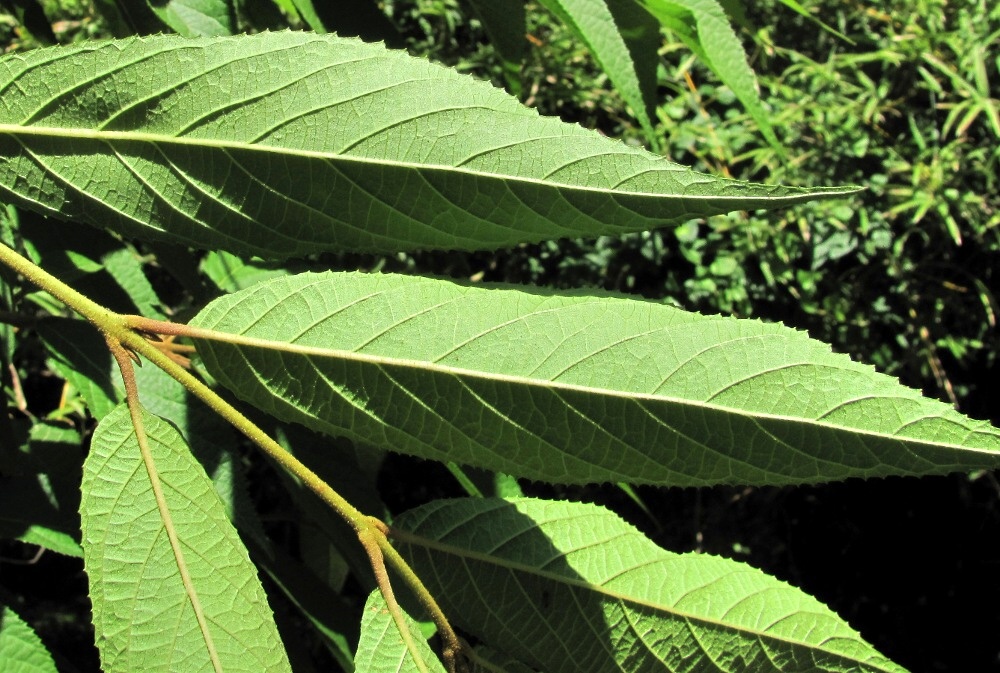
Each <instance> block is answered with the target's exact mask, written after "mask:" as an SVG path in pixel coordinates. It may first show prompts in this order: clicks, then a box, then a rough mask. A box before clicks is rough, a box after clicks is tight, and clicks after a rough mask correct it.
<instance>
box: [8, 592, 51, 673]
mask: <svg viewBox="0 0 1000 673" xmlns="http://www.w3.org/2000/svg"><path fill="white" fill-rule="evenodd" d="M0 670H2V671H4V673H57V669H56V665H55V662H54V661H52V655H51V654H49V651H48V650H47V649H46V648H45V645H43V644H42V641H41V640H40V639H39V637H38V636H37V635H36V634H35V632H34V631H33V630H32V628H31V627H30V626H28V625H27V624H26V623H25V622H24V620H22V619H21V618H20V617H19V616H18V614H17V613H16V612H14V611H13V610H11V609H10V608H9V607H7V606H5V605H0Z"/></svg>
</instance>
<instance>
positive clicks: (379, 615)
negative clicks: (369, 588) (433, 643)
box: [354, 590, 444, 673]
mask: <svg viewBox="0 0 1000 673" xmlns="http://www.w3.org/2000/svg"><path fill="white" fill-rule="evenodd" d="M403 619H404V621H405V622H406V625H407V627H409V629H410V634H411V635H412V637H413V640H414V643H415V645H416V647H417V650H418V651H419V653H420V659H421V661H423V662H424V664H425V665H426V666H427V667H428V669H429V671H430V672H431V673H444V666H442V665H441V662H440V661H438V659H437V655H435V654H434V652H433V651H432V650H431V648H430V646H428V645H427V641H426V640H424V639H423V636H421V635H420V627H419V626H418V625H417V623H416V622H415V621H414V620H413V618H412V617H410V616H409V615H407V614H406V613H403ZM354 664H355V667H356V670H357V672H358V673H421V670H420V667H419V666H418V665H417V663H416V661H415V660H414V658H413V654H412V653H411V652H410V651H409V649H408V648H407V646H406V644H405V643H404V642H403V638H402V636H400V634H399V629H398V628H397V626H396V622H395V621H394V620H393V618H392V615H391V614H390V613H389V608H388V606H387V605H386V602H385V599H384V598H383V597H382V594H381V593H380V592H379V591H378V590H376V591H373V592H372V593H371V594H370V595H369V596H368V600H367V601H366V602H365V609H364V614H363V615H362V617H361V638H360V640H359V641H358V654H357V657H356V658H355V660H354Z"/></svg>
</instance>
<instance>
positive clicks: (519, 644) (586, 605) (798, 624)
mask: <svg viewBox="0 0 1000 673" xmlns="http://www.w3.org/2000/svg"><path fill="white" fill-rule="evenodd" d="M393 533H394V537H395V539H396V541H397V546H398V547H399V549H400V552H401V553H402V554H403V555H404V556H406V557H407V559H408V560H409V561H410V562H411V563H412V564H413V566H414V569H415V570H416V571H417V572H418V573H419V574H420V577H421V578H422V579H423V581H424V582H425V583H426V584H427V585H428V588H429V589H430V590H431V592H432V593H433V594H434V595H435V596H437V597H438V598H439V600H440V601H441V602H442V604H443V605H442V607H443V608H444V610H445V612H446V613H447V614H448V616H449V618H450V619H452V620H454V621H455V622H456V623H457V624H458V625H459V626H461V627H462V628H463V629H465V630H468V631H470V632H471V633H472V634H473V635H475V636H476V637H477V638H480V639H482V640H483V641H485V642H486V643H487V644H489V645H490V646H491V647H494V648H496V649H498V650H501V651H504V652H507V653H509V654H511V655H513V656H515V657H517V658H518V659H520V660H522V661H524V662H525V663H527V664H529V665H531V666H532V667H534V668H538V669H540V670H544V671H548V672H549V673H561V672H563V671H565V672H566V673H577V672H580V673H586V672H590V671H593V672H594V673H607V672H608V671H629V672H631V671H702V670H705V671H734V672H735V671H756V672H758V673H760V672H764V671H785V672H791V671H810V672H813V671H858V672H861V671H872V672H874V671H901V670H902V669H901V668H899V667H898V666H896V665H894V664H893V663H892V662H890V661H888V660H887V659H885V658H884V657H882V656H881V655H879V654H878V652H876V651H875V650H874V648H872V647H871V646H870V645H868V644H867V643H865V642H864V641H863V640H862V639H861V638H860V636H858V634H857V633H855V632H854V631H853V630H851V628H850V627H848V626H847V625H846V624H845V623H844V622H843V621H842V620H840V619H839V618H838V617H837V616H836V615H835V614H834V613H833V612H832V611H830V610H829V609H828V608H827V607H825V606H824V605H822V604H821V603H819V602H818V601H816V600H815V599H814V598H812V597H810V596H807V595H806V594H804V593H802V592H801V591H799V590H798V589H795V588H793V587H790V586H788V585H787V584H784V583H783V582H780V581H778V580H776V579H774V578H773V577H769V576H767V575H765V574H764V573H762V572H761V571H759V570H756V569H754V568H751V567H749V566H746V565H743V564H741V563H738V562H736V561H730V560H728V559H722V558H718V557H712V556H705V555H699V554H673V553H670V552H667V551H664V550H663V549H660V548H659V547H657V546H656V545H654V544H653V543H652V542H650V541H649V540H648V539H647V538H645V537H644V536H643V535H642V534H641V533H639V532H638V531H637V530H635V529H634V528H632V527H631V526H629V525H628V524H626V523H625V522H623V521H622V520H621V519H619V518H618V516H617V515H615V514H613V513H611V512H609V511H607V510H604V509H602V508H600V507H597V506H594V505H585V504H580V503H570V502H546V501H541V500H514V501H510V502H508V501H504V500H483V499H470V500H448V501H437V502H434V503H431V504H429V505H426V506H424V507H421V508H419V509H417V510H413V511H411V512H407V513H406V514H404V515H403V516H402V517H400V518H399V519H398V520H397V522H396V525H395V526H394V532H393Z"/></svg>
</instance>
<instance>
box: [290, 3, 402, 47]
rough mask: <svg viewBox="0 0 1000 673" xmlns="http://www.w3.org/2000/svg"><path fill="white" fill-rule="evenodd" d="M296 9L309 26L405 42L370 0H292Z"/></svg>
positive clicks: (393, 42) (396, 43)
mask: <svg viewBox="0 0 1000 673" xmlns="http://www.w3.org/2000/svg"><path fill="white" fill-rule="evenodd" d="M292 4H293V5H294V7H295V11H296V12H298V15H299V16H300V17H302V20H303V21H305V22H306V24H307V25H308V26H309V28H310V29H311V30H314V31H316V32H317V33H336V34H337V35H343V36H346V37H360V38H361V39H363V40H365V41H366V42H376V41H384V42H385V43H386V44H388V45H390V46H394V47H403V46H405V40H403V37H402V36H401V35H400V34H399V31H398V30H396V26H395V25H394V24H393V23H392V21H390V20H389V17H387V16H386V15H385V12H383V11H382V9H381V8H380V7H379V5H378V4H377V3H375V2H372V0H337V2H329V0H319V1H318V2H315V1H314V0H292Z"/></svg>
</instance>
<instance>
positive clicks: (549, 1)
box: [540, 0, 660, 147]
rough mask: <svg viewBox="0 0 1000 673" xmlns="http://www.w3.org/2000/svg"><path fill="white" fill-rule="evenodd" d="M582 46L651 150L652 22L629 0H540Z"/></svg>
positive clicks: (656, 37) (656, 40)
mask: <svg viewBox="0 0 1000 673" xmlns="http://www.w3.org/2000/svg"><path fill="white" fill-rule="evenodd" d="M540 2H541V4H542V5H543V6H544V7H546V8H548V9H549V11H551V12H552V13H553V14H555V15H556V16H558V17H559V18H560V19H561V20H562V21H563V22H564V23H565V24H566V25H568V26H569V27H570V28H572V29H573V32H575V33H576V34H577V35H579V36H580V38H581V39H582V40H583V41H584V43H586V45H587V46H588V47H589V48H590V51H591V52H592V53H593V55H594V58H595V59H596V60H597V62H598V63H599V64H600V65H601V68H602V69H603V70H604V71H605V72H606V73H607V74H608V77H610V78H611V81H612V82H613V83H614V85H615V88H616V89H617V90H618V92H619V93H620V94H621V96H622V98H623V99H624V100H625V102H626V103H628V104H629V105H630V106H631V107H632V110H633V112H634V113H635V117H636V119H638V120H639V124H640V125H641V126H642V129H643V131H644V132H645V134H646V138H647V140H648V141H649V142H650V144H651V145H653V147H656V146H657V141H656V133H655V132H654V131H653V123H652V122H651V121H650V111H651V110H653V108H655V106H656V64H657V59H658V56H657V53H656V50H657V48H658V47H659V46H660V31H659V26H658V25H657V23H656V20H655V19H654V18H653V17H652V16H651V15H650V13H649V12H647V11H646V10H645V9H643V8H642V7H640V6H639V5H637V4H636V3H635V1H634V0H611V1H610V2H608V1H607V0H540Z"/></svg>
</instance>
